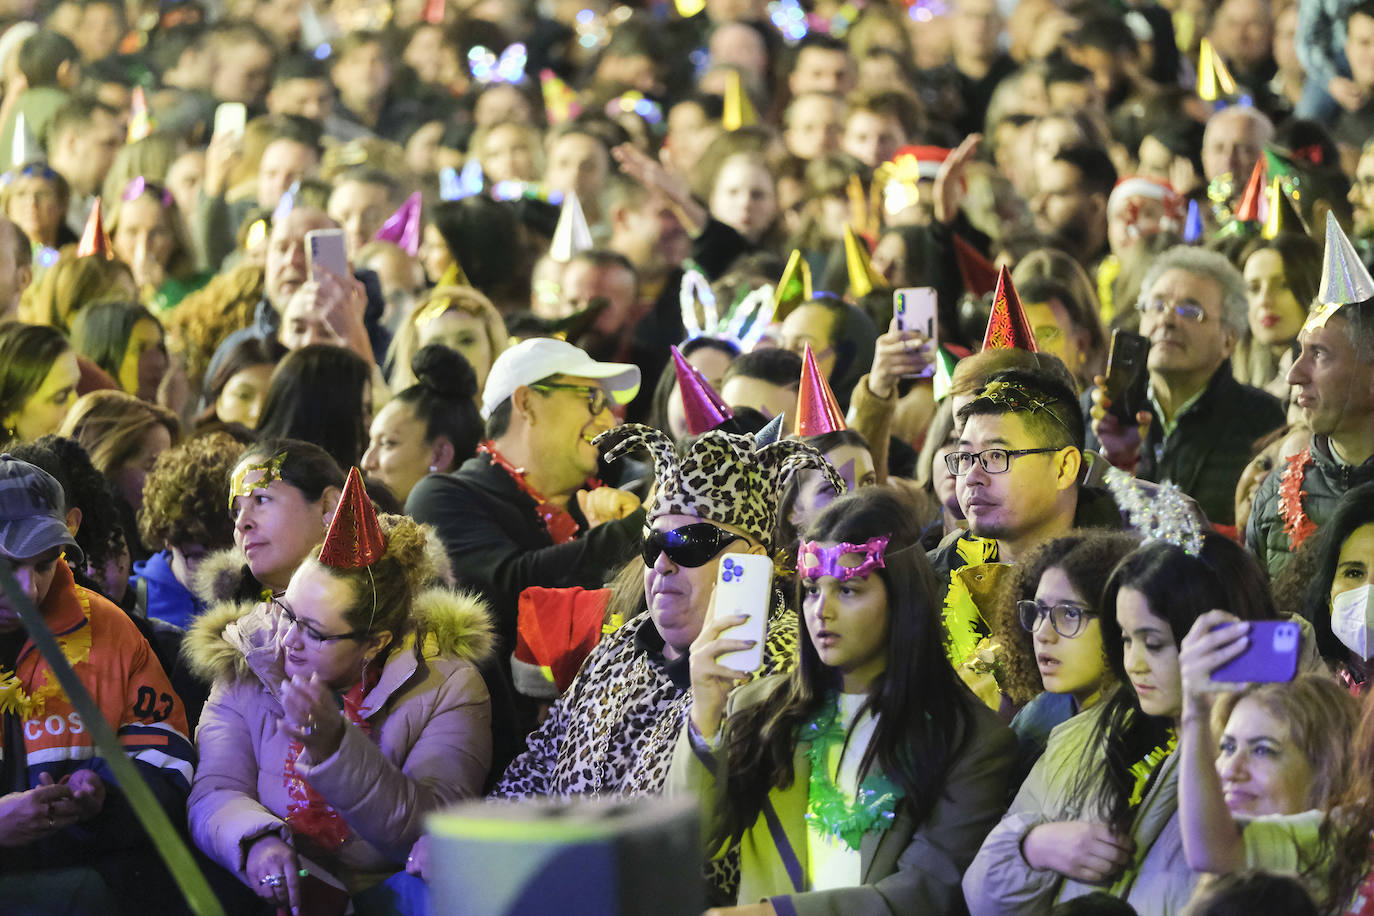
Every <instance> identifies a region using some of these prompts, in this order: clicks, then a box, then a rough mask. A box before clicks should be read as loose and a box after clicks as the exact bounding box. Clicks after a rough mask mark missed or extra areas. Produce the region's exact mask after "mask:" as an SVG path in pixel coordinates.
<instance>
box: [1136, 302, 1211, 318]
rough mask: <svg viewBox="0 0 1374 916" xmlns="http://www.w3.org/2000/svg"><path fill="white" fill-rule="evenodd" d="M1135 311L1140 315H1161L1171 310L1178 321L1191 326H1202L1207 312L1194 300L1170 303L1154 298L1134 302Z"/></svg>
mask: <svg viewBox="0 0 1374 916" xmlns="http://www.w3.org/2000/svg"><path fill="white" fill-rule="evenodd" d="M1135 310H1136V311H1137V312H1139V313H1140V314H1141V315H1150V314H1154V315H1161V316H1162V315H1163V314H1164V312H1165V311H1166V310H1172V311H1173V313H1174V314H1175V315H1177V316H1178V317H1179V318H1180V319H1182V320H1186V321H1191V322H1192V323H1193V324H1202V323H1204V322H1205V321H1206V320H1207V310H1206V309H1205V308H1203V307H1202V304H1201V303H1199V302H1198V301H1197V300H1196V299H1184V300H1183V301H1182V302H1171V301H1169V300H1167V299H1163V298H1160V297H1158V296H1156V297H1155V298H1153V299H1146V298H1144V297H1141V298H1140V299H1137V300H1136V303H1135Z"/></svg>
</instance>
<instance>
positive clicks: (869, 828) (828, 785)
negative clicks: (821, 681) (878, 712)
mask: <svg viewBox="0 0 1374 916" xmlns="http://www.w3.org/2000/svg"><path fill="white" fill-rule="evenodd" d="M845 732H846V729H845V727H844V725H843V724H841V722H840V712H839V703H838V701H837V699H836V697H835V695H834V694H833V693H832V694H830V695H829V696H828V697H827V698H826V701H825V705H824V706H822V707H821V710H820V712H818V713H817V714H816V717H815V718H814V719H812V720H811V721H810V722H807V723H806V724H805V725H803V726H802V727H801V730H800V732H799V734H798V735H797V740H798V741H799V742H809V743H810V747H808V748H807V750H806V760H807V762H808V763H810V764H811V781H810V785H809V786H808V790H807V791H808V800H807V803H806V823H807V825H808V826H809V827H810V828H811V829H812V830H814V831H816V833H818V834H820V835H821V836H826V835H830V836H835V837H839V838H840V839H841V840H844V842H845V843H846V844H847V845H848V846H849V848H850V849H858V848H859V844H860V843H861V842H863V838H864V835H865V834H868V833H873V832H875V831H879V830H886V829H887V828H888V827H890V826H891V825H892V820H893V817H894V812H895V811H896V808H897V802H898V801H900V800H901V798H902V790H901V788H900V787H898V786H897V785H896V784H894V783H893V782H892V781H891V780H890V779H888V778H887V776H886V775H884V774H883V772H882V770H881V769H880V768H878V767H873V768H871V769H870V770H869V772H868V773H867V774H866V775H865V776H864V778H863V781H862V782H861V783H859V786H858V788H857V790H856V791H855V793H854V800H853V801H850V800H849V798H848V797H847V795H846V793H845V791H844V790H843V789H841V788H840V787H839V786H837V785H835V781H834V779H833V778H831V776H830V750H831V748H833V747H835V746H836V745H843V744H844V740H845Z"/></svg>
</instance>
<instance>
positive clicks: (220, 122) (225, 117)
mask: <svg viewBox="0 0 1374 916" xmlns="http://www.w3.org/2000/svg"><path fill="white" fill-rule="evenodd" d="M247 123H248V109H247V107H246V106H245V105H244V104H243V103H242V102H221V103H220V104H219V107H218V108H216V109H215V130H214V136H216V137H228V136H234V135H237V136H240V137H242V136H243V128H244V127H245V126H246V125H247Z"/></svg>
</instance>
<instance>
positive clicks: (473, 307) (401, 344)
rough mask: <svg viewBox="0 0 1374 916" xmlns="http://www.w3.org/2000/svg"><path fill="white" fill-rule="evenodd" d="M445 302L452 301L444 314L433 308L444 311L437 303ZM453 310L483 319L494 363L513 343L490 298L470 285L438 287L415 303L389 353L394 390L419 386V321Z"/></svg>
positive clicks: (391, 384)
mask: <svg viewBox="0 0 1374 916" xmlns="http://www.w3.org/2000/svg"><path fill="white" fill-rule="evenodd" d="M443 299H447V300H448V305H446V306H443V307H442V309H443V310H442V311H434V309H432V308H430V306H431V303H433V304H434V308H436V309H437V308H440V306H438V304H437V303H439V301H440V300H443ZM453 311H458V312H465V313H466V314H468V315H473V316H475V317H477V318H480V319H481V321H482V326H483V327H484V328H485V329H486V332H487V343H488V345H489V346H490V347H491V358H492V361H493V362H494V361H495V360H496V357H498V356H500V355H501V353H502V352H503V351H505V349H506V347H507V346H508V345H509V343H510V335H509V334H508V333H507V332H506V322H505V320H504V319H503V318H502V317H501V313H500V312H498V311H497V310H496V306H494V305H492V303H491V300H490V299H488V298H487V297H486V296H484V295H482V294H481V293H480V292H478V291H477V290H475V289H473V288H472V287H470V286H436V287H434V289H432V290H430V291H429V292H428V293H426V294H425V296H424V297H423V298H422V299H421V300H420V301H419V302H417V303H416V304H415V310H414V311H413V312H411V313H410V315H409V316H408V317H407V318H406V320H405V321H403V322H401V327H400V328H399V329H398V330H397V331H396V336H395V337H394V338H392V341H391V349H390V350H389V351H388V352H387V362H389V363H390V364H391V378H389V379H387V384H388V385H390V387H391V390H392V391H404V390H405V389H407V388H409V387H410V386H411V385H414V384H415V373H414V372H413V371H412V370H411V368H410V360H411V359H412V358H413V357H414V356H415V352H416V351H417V350H419V349H420V327H419V322H417V320H416V319H417V318H419V319H422V320H423V319H425V318H426V317H428V318H430V319H432V318H438V317H439V316H441V315H446V314H448V313H449V312H453ZM473 368H474V369H475V368H476V367H475V366H474V367H473Z"/></svg>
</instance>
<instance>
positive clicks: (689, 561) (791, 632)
mask: <svg viewBox="0 0 1374 916" xmlns="http://www.w3.org/2000/svg"><path fill="white" fill-rule="evenodd" d="M598 444H600V445H601V446H602V447H603V448H606V449H607V451H606V457H607V459H614V458H617V457H619V456H621V455H624V454H627V453H628V452H630V450H631V449H633V448H635V447H637V446H644V447H647V448H648V451H649V453H650V455H651V456H652V457H653V460H654V477H655V487H654V496H653V500H652V502H651V503H650V505H649V512H648V517H647V528H646V530H645V531H644V538H643V543H642V548H641V555H642V558H643V563H642V564H635V565H636V566H638V567H639V571H640V572H641V574H642V576H643V582H644V605H645V611H644V613H642V614H639V615H637V616H634V617H631V618H630V619H629V620H628V621H626V623H625V624H624V625H623V626H621V627H619V628H618V629H617V630H615V631H614V632H613V633H610V634H608V635H606V636H604V637H603V638H602V640H601V642H600V643H599V644H598V645H597V646H596V648H595V649H594V650H592V653H591V654H590V655H589V656H588V657H587V660H586V661H585V662H584V663H583V665H582V668H581V670H580V671H579V672H578V674H577V677H576V678H575V679H574V680H573V682H572V684H571V685H570V686H569V687H568V690H567V691H566V692H565V693H564V694H563V696H562V697H561V698H560V699H559V700H558V701H557V702H555V703H554V704H553V708H552V709H551V710H550V711H549V715H548V717H547V718H546V719H545V720H544V722H543V724H542V725H541V726H540V728H539V730H538V731H537V732H535V733H534V734H533V735H531V736H530V740H529V749H528V750H527V751H526V752H525V753H524V754H523V755H521V756H520V757H517V758H516V760H515V762H514V763H512V764H511V765H510V767H509V768H508V769H507V770H506V773H505V775H504V776H503V777H502V779H501V782H500V783H498V784H497V786H496V788H495V790H493V795H495V796H497V797H501V798H517V797H530V796H544V795H551V796H558V797H568V796H574V795H617V796H620V797H635V796H640V795H655V794H658V793H659V792H661V791H662V789H663V783H664V779H665V778H666V776H667V774H668V764H669V762H670V761H671V759H672V754H673V747H674V746H675V745H676V743H677V738H678V733H679V731H680V730H681V728H682V723H683V720H684V715H685V713H686V710H687V708H688V707H689V706H690V705H691V700H692V695H691V691H690V688H691V674H690V671H689V656H690V653H691V649H692V644H693V642H694V641H695V640H696V639H697V637H698V636H699V635H700V634H701V631H702V627H703V626H704V625H705V622H706V620H707V616H708V613H709V611H710V607H711V596H712V592H713V591H714V589H715V584H716V574H717V567H718V565H719V564H720V562H721V559H722V557H723V556H724V555H725V554H727V553H732V552H733V553H752V554H764V555H768V553H769V551H770V548H771V546H772V535H773V529H774V525H775V523H776V521H777V509H778V496H779V493H780V492H781V490H782V488H783V486H784V484H785V483H786V480H787V478H788V476H789V474H790V473H791V470H792V466H793V465H795V466H796V467H797V468H807V467H810V468H816V469H818V470H820V471H822V472H823V473H825V474H826V476H827V477H828V478H829V480H830V481H831V483H832V485H833V486H835V487H836V489H837V490H843V489H844V483H843V482H842V481H841V480H840V479H839V476H838V475H837V474H836V473H835V471H834V469H833V468H831V467H830V465H829V464H828V463H827V462H826V460H825V458H824V457H822V455H821V454H820V452H818V451H816V450H815V449H814V448H813V447H812V446H810V445H805V444H803V443H800V442H796V441H792V440H784V441H781V442H773V443H772V444H769V443H767V442H763V443H760V442H759V440H758V439H755V438H754V437H750V436H740V435H733V434H730V433H725V432H721V431H719V430H712V431H710V432H707V433H705V434H703V435H702V436H700V437H698V438H696V439H694V440H691V444H690V445H689V446H688V447H687V448H686V450H685V452H684V454H682V455H681V456H679V455H678V454H677V451H676V450H675V448H674V447H673V443H672V440H671V439H669V438H668V436H667V435H666V434H664V433H662V432H660V431H659V430H656V429H653V428H651V427H647V426H642V425H640V424H636V423H631V424H628V425H626V426H623V427H620V428H618V429H616V430H614V431H613V432H611V433H608V434H607V435H606V436H604V437H602V439H601V440H598ZM784 462H788V464H787V466H786V467H784ZM642 518H643V516H641V519H642ZM641 524H645V522H643V521H642V522H641ZM773 595H774V602H773V607H772V608H770V609H769V615H768V616H769V620H768V631H767V632H768V635H767V636H766V637H765V644H764V653H763V664H762V667H761V668H760V669H759V671H758V672H753V674H755V675H758V676H762V675H765V674H770V673H774V672H779V671H783V670H787V669H790V668H791V666H792V664H793V663H794V659H795V658H796V653H797V633H798V631H797V615H796V614H795V612H793V611H792V610H790V609H788V608H787V607H786V606H785V604H784V603H783V600H782V596H781V592H780V591H779V590H777V589H774V590H773Z"/></svg>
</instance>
